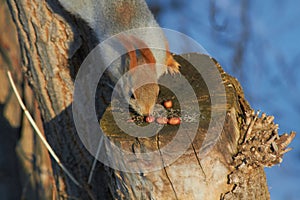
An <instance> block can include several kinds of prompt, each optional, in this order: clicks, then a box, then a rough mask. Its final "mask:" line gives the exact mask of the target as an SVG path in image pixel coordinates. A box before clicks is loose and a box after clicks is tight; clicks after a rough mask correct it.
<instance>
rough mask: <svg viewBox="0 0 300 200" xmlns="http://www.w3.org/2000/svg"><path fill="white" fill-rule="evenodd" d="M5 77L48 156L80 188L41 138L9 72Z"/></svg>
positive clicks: (42, 137)
mask: <svg viewBox="0 0 300 200" xmlns="http://www.w3.org/2000/svg"><path fill="white" fill-rule="evenodd" d="M7 75H8V79H9V82H10V84H11V86H12V89H13V91H14V93H15V95H16V97H17V99H18V102H19V104H20V106H21V108H22V110H23V111H24V113H25V115H26V117H27V119H28V120H29V122H30V124H31V125H32V127H33V129H34V130H35V132H36V133H37V135H38V136H39V138H40V139H41V140H42V142H43V144H44V145H45V146H46V148H47V149H48V151H49V153H50V155H51V156H52V157H53V158H54V160H55V161H56V162H57V164H58V165H59V166H60V167H61V169H62V170H63V171H64V172H65V173H66V174H67V176H68V177H69V178H70V179H71V180H72V181H73V183H75V184H76V185H77V186H79V187H82V186H81V185H80V184H79V182H78V181H77V180H76V179H75V178H74V176H73V175H72V174H71V173H70V172H69V171H68V170H67V168H66V167H65V166H64V165H63V164H62V163H61V161H60V159H59V158H58V157H57V155H56V154H55V152H54V151H53V149H52V148H51V146H50V145H49V143H48V142H47V140H46V139H45V137H44V136H43V134H42V133H41V131H40V130H39V128H38V126H37V125H36V123H35V121H34V119H33V118H32V117H31V115H30V113H29V111H28V110H27V108H26V107H25V105H24V103H23V101H22V99H21V97H20V95H19V93H18V90H17V88H16V85H15V83H14V81H13V79H12V76H11V73H10V71H7Z"/></svg>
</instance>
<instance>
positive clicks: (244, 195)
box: [8, 0, 294, 199]
mask: <svg viewBox="0 0 300 200" xmlns="http://www.w3.org/2000/svg"><path fill="white" fill-rule="evenodd" d="M8 2H9V6H10V9H11V13H12V16H13V19H14V21H15V23H16V26H17V30H18V35H19V41H20V45H21V50H22V59H23V66H24V67H23V68H24V71H25V74H26V76H27V77H28V80H29V83H30V85H31V87H32V88H33V91H34V94H35V96H36V98H37V100H38V103H39V107H40V109H41V114H42V117H43V125H44V130H45V134H46V136H47V140H48V141H49V143H50V144H51V146H52V147H53V149H54V150H55V152H56V153H57V154H58V156H59V157H60V158H61V161H62V163H63V164H64V165H65V166H66V168H67V169H68V170H70V172H71V173H72V174H73V175H74V176H75V177H76V179H77V180H78V181H79V183H80V184H81V185H82V187H79V186H77V185H76V184H74V183H73V182H72V181H71V180H70V179H69V178H68V177H67V176H66V175H65V173H64V172H63V171H62V170H61V169H60V168H59V167H58V165H57V164H56V163H55V162H53V163H52V166H53V170H54V173H55V175H56V177H55V180H56V186H57V198H61V199H63V198H70V199H72V198H75V199H76V198H78V199H112V198H113V199H269V193H268V188H267V184H266V178H265V173H264V171H263V167H264V166H271V165H273V164H276V163H279V162H281V157H282V155H283V153H284V152H285V151H286V146H287V144H289V143H290V141H291V140H292V138H293V137H294V133H292V134H291V135H290V136H289V135H283V136H281V137H279V136H278V133H277V126H276V125H274V123H273V119H272V118H268V117H267V116H265V115H264V116H261V117H260V118H259V117H258V116H257V115H255V113H253V112H252V110H251V108H250V106H249V105H248V103H247V102H246V100H245V99H244V96H243V92H242V89H241V87H240V85H239V83H238V82H237V80H236V79H234V78H232V77H230V76H229V75H227V74H226V73H224V72H223V71H222V69H221V67H220V66H219V64H218V63H217V62H215V61H214V60H211V58H209V57H207V56H202V58H201V59H202V61H205V62H208V60H210V62H212V61H213V62H214V64H215V65H216V66H217V67H218V69H219V70H220V74H221V76H222V79H223V83H224V85H225V89H226V97H227V103H226V105H219V106H220V109H222V108H224V107H225V108H226V119H225V124H224V128H223V131H222V134H221V136H220V138H218V141H217V143H216V145H214V146H213V148H212V149H210V151H209V152H208V153H207V154H206V155H205V157H199V154H198V150H199V149H200V148H201V145H202V142H203V140H204V136H205V132H206V129H207V127H208V120H209V119H210V97H209V95H208V91H207V90H205V83H204V82H203V80H202V79H201V78H200V77H197V76H196V75H194V74H192V73H189V72H190V71H189V70H190V67H189V64H188V63H186V61H185V60H184V59H183V58H186V57H185V56H190V57H192V56H193V55H184V56H183V58H180V57H177V59H178V61H179V62H181V63H182V66H183V69H182V73H183V74H184V75H186V76H187V79H188V80H189V81H191V85H192V86H193V88H194V89H195V90H196V93H197V98H198V104H199V105H200V106H201V107H202V110H201V113H202V115H203V120H200V125H199V128H198V131H197V134H196V137H195V138H194V140H193V141H191V143H192V144H191V146H190V147H189V148H188V150H187V151H186V152H185V153H184V154H183V155H182V156H181V157H180V158H179V159H178V160H176V161H175V162H174V163H172V164H171V165H169V166H166V167H164V166H163V161H164V158H163V157H162V158H161V159H159V160H157V162H160V163H161V164H162V168H161V169H160V170H157V171H154V172H149V173H127V172H122V171H118V170H113V169H110V168H108V167H104V166H103V165H102V164H100V163H98V164H97V166H96V168H95V172H94V176H93V179H92V182H91V184H87V179H88V176H89V171H90V169H91V166H92V162H93V157H92V156H91V155H90V154H89V153H88V151H87V150H86V149H85V147H84V146H83V144H82V142H81V141H80V139H79V137H78V135H77V133H76V130H75V127H74V122H73V116H72V109H71V108H72V97H73V89H74V77H75V74H76V72H77V70H78V67H79V66H80V64H81V62H82V61H83V59H84V58H85V56H86V55H87V53H88V52H89V50H91V49H92V48H93V47H94V46H95V44H96V43H95V39H94V36H93V33H92V32H91V30H90V29H89V28H88V27H87V26H86V25H85V24H84V23H83V22H81V21H79V20H75V18H74V17H72V16H70V15H69V14H68V13H66V12H65V11H63V9H62V8H61V7H60V6H59V5H58V4H57V2H56V1H50V0H49V1H47V2H44V1H42V2H40V1H35V0H30V1H29V0H23V1H16V0H9V1H8ZM101 92H102V93H101ZM101 92H100V94H99V97H101V98H99V99H98V101H101V102H100V105H101V106H100V111H99V112H100V116H101V115H102V113H104V115H103V117H102V119H101V121H100V124H101V127H102V128H103V129H105V130H107V131H106V134H107V136H108V137H109V139H110V140H111V141H113V142H114V143H115V144H117V145H118V146H120V147H122V148H123V149H127V150H128V151H130V152H133V153H134V152H141V151H142V152H148V151H153V150H160V148H161V147H162V146H164V145H166V144H167V143H168V141H170V140H172V137H173V135H174V134H176V130H177V129H176V126H170V125H167V126H166V127H165V129H163V130H162V132H161V133H159V134H158V135H156V136H154V137H151V138H139V139H137V138H134V137H131V136H127V135H126V134H124V133H122V131H121V130H119V129H118V128H116V126H114V121H113V120H112V117H111V114H110V111H111V109H110V107H108V109H106V110H105V108H106V106H105V105H107V99H109V98H108V95H109V92H107V90H101ZM164 95H165V96H164ZM214 95H218V93H216V94H214ZM168 97H170V94H169V93H168V92H167V91H165V90H163V89H162V91H161V97H160V98H162V99H163V98H168ZM186 103H188V102H186ZM252 122H253V123H252ZM213 126H215V127H216V128H217V127H218V126H220V124H218V122H217V120H216V121H215V122H214V123H213ZM221 126H222V124H221ZM186 132H187V137H189V132H188V129H186ZM265 158H267V159H265ZM111 159H112V160H113V157H112V158H111ZM115 162H119V164H120V165H122V164H126V163H122V162H123V161H122V160H115Z"/></svg>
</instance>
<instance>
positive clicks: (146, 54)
mask: <svg viewBox="0 0 300 200" xmlns="http://www.w3.org/2000/svg"><path fill="white" fill-rule="evenodd" d="M59 2H60V3H61V5H62V6H63V7H64V8H65V9H66V10H67V11H69V12H71V13H72V14H74V15H76V16H78V17H80V18H81V19H83V20H84V21H85V22H87V23H88V25H89V26H90V27H91V28H92V29H93V30H94V31H95V33H96V36H97V38H98V40H99V42H102V41H104V40H105V39H108V38H109V37H112V36H114V35H116V34H119V33H122V32H126V31H128V30H132V29H137V28H147V27H149V28H150V27H155V28H159V25H158V24H157V22H156V20H155V19H154V17H153V15H152V13H151V11H150V10H149V8H148V6H147V4H146V2H145V1H144V0H59ZM118 39H119V41H120V43H121V44H122V45H123V46H124V47H125V48H126V49H128V53H127V54H128V57H129V63H128V65H129V66H122V65H120V66H118V67H120V68H124V69H129V70H133V72H134V70H135V69H137V68H138V66H139V65H143V64H147V67H148V68H147V70H145V72H143V73H139V75H138V76H134V75H132V77H129V78H131V81H132V82H136V81H137V82H138V80H137V79H144V78H148V79H149V78H150V79H153V80H154V82H153V83H149V84H145V85H142V86H140V87H137V88H135V87H133V86H132V85H131V86H130V87H132V88H130V90H131V92H132V94H133V97H134V99H130V101H129V104H130V105H131V107H132V108H133V109H134V110H135V111H136V112H137V113H138V114H140V115H145V116H148V115H151V114H152V113H153V109H154V105H155V104H156V101H157V97H158V93H159V86H158V84H157V80H158V79H159V77H160V76H162V75H163V74H165V73H171V74H174V73H179V67H180V65H179V64H178V63H177V62H176V60H175V59H174V58H173V56H172V55H171V53H170V52H169V47H168V41H167V39H166V38H165V37H164V36H162V35H161V34H158V35H154V34H149V35H147V34H145V35H143V38H140V37H137V36H134V35H121V36H120V37H118ZM152 41H154V42H156V43H160V44H162V45H163V46H164V51H155V50H152V49H151V48H149V46H151V44H150V43H152ZM141 46H143V48H137V49H136V47H141ZM132 49H135V50H132ZM121 71H124V70H121ZM129 72H130V71H129ZM112 73H113V72H112ZM129 76H130V73H129ZM124 87H125V86H124Z"/></svg>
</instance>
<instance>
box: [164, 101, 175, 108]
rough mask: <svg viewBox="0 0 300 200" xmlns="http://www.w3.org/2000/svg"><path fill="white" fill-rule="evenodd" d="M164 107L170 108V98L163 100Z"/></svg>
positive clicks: (171, 104)
mask: <svg viewBox="0 0 300 200" xmlns="http://www.w3.org/2000/svg"><path fill="white" fill-rule="evenodd" d="M164 106H165V108H172V106H173V102H172V101H171V100H167V101H165V102H164Z"/></svg>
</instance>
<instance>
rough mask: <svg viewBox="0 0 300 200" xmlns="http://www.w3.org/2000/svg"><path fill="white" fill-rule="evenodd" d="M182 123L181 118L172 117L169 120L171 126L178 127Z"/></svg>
mask: <svg viewBox="0 0 300 200" xmlns="http://www.w3.org/2000/svg"><path fill="white" fill-rule="evenodd" d="M180 122H181V120H180V118H179V117H171V118H170V119H169V124H171V125H178V124H180Z"/></svg>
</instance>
